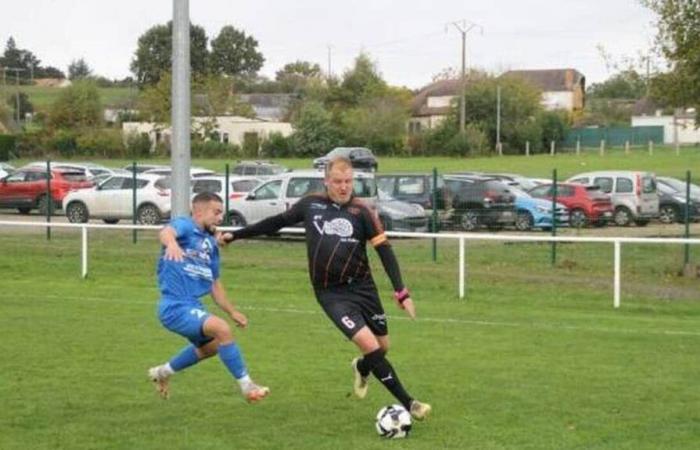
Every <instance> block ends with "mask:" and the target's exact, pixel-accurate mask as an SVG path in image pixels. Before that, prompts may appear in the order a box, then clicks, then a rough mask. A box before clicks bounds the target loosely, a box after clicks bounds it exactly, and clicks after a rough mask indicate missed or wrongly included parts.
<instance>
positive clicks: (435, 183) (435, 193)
mask: <svg viewBox="0 0 700 450" xmlns="http://www.w3.org/2000/svg"><path fill="white" fill-rule="evenodd" d="M437 186H438V172H437V167H433V220H432V225H433V227H432V228H433V230H432V231H433V233H437V232H438V226H437V219H438V217H437V207H438V202H437V200H438V198H437V197H438V187H437ZM436 261H437V239H436V238H433V262H436Z"/></svg>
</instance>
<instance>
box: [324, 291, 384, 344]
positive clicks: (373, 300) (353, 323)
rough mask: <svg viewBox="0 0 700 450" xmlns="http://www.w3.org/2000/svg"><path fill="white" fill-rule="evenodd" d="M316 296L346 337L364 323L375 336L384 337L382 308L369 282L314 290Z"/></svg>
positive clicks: (350, 335)
mask: <svg viewBox="0 0 700 450" xmlns="http://www.w3.org/2000/svg"><path fill="white" fill-rule="evenodd" d="M316 299H317V300H318V303H319V304H320V305H321V308H323V311H325V313H326V315H327V316H328V317H329V318H330V319H331V321H332V322H333V323H334V324H335V326H336V327H338V329H339V330H340V331H342V332H343V334H344V335H345V336H346V337H347V338H348V339H352V337H353V336H355V333H357V332H358V331H360V329H361V328H362V327H363V326H365V325H366V326H367V327H369V329H370V330H371V331H372V333H374V334H375V335H376V336H386V335H387V334H388V332H389V330H388V328H387V323H386V315H385V314H384V308H382V303H381V301H380V300H379V294H378V293H377V288H376V287H375V286H374V284H373V283H372V284H360V285H345V286H340V287H337V288H332V289H325V290H317V291H316Z"/></svg>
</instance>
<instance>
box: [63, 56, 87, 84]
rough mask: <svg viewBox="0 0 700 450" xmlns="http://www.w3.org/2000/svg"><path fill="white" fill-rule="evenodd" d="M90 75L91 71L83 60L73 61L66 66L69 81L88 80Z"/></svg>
mask: <svg viewBox="0 0 700 450" xmlns="http://www.w3.org/2000/svg"><path fill="white" fill-rule="evenodd" d="M91 74H92V70H91V69H90V66H88V64H87V63H86V62H85V60H84V59H83V58H80V59H77V60H75V59H74V60H73V61H71V63H70V64H69V65H68V79H69V80H71V81H74V80H82V79H84V78H88V77H89V76H90V75H91Z"/></svg>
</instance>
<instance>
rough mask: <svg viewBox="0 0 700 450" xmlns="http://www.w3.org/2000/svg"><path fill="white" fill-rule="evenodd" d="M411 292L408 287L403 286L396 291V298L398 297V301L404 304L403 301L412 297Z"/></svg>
mask: <svg viewBox="0 0 700 450" xmlns="http://www.w3.org/2000/svg"><path fill="white" fill-rule="evenodd" d="M410 297H411V294H410V293H409V292H408V289H406V288H403V289H401V290H400V291H396V292H394V298H395V299H396V301H397V302H399V305H403V302H405V301H406V299H407V298H410Z"/></svg>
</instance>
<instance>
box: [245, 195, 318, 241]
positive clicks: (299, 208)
mask: <svg viewBox="0 0 700 450" xmlns="http://www.w3.org/2000/svg"><path fill="white" fill-rule="evenodd" d="M306 203H307V201H306V199H305V198H303V199H301V200H299V201H298V202H297V203H295V204H294V206H292V207H291V208H290V209H289V210H287V211H285V212H283V213H280V214H277V215H275V216H272V217H268V218H267V219H263V220H261V221H260V222H258V223H256V224H254V225H250V226H247V227H245V228H241V229H240V230H236V231H234V232H233V239H234V240H236V239H245V238H249V237H253V236H259V235H261V234H272V233H275V232H276V231H277V230H279V229H280V228H284V227H289V226H292V225H294V224H296V223H299V222H301V221H302V220H304V208H305V206H304V205H305V204H306Z"/></svg>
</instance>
